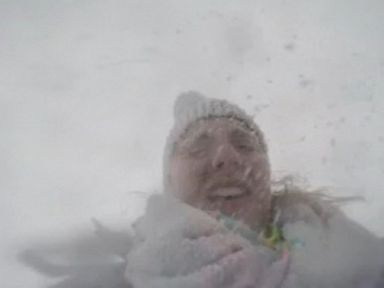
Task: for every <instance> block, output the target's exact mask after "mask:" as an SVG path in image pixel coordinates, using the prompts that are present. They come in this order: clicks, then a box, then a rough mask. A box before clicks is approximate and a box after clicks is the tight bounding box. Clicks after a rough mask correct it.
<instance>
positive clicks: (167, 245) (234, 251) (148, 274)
mask: <svg viewBox="0 0 384 288" xmlns="http://www.w3.org/2000/svg"><path fill="white" fill-rule="evenodd" d="M135 229H136V233H137V235H138V236H139V238H140V241H138V242H137V243H136V244H135V246H134V247H133V249H132V250H131V252H130V253H129V255H128V256H127V268H126V271H125V278H126V279H127V281H128V282H129V283H131V284H132V286H133V287H135V288H180V287H183V288H203V287H207V288H208V287H209V288H216V287H217V288H218V287H223V288H251V287H254V288H256V287H257V288H259V287H262V288H276V287H280V286H279V285H280V284H281V282H282V279H283V278H284V276H285V274H286V267H287V265H288V262H287V261H288V260H286V259H283V260H281V261H278V262H275V263H274V258H275V255H274V253H273V252H272V251H271V250H268V249H266V248H264V247H261V246H259V247H255V246H254V245H252V244H251V243H250V242H248V241H247V240H246V239H244V238H242V237H241V236H239V235H237V234H235V233H232V232H231V231H228V229H226V228H225V227H224V226H223V225H222V224H220V223H219V222H218V221H216V219H214V218H213V217H210V216H209V215H208V214H206V213H204V212H202V211H200V210H197V209H194V208H192V207H190V206H188V205H185V204H182V203H180V202H178V201H177V200H173V199H168V198H167V197H164V196H153V197H152V198H151V199H150V200H149V202H148V207H147V211H146V214H145V216H144V217H143V218H142V219H141V220H140V221H139V222H138V223H137V225H136V226H135Z"/></svg>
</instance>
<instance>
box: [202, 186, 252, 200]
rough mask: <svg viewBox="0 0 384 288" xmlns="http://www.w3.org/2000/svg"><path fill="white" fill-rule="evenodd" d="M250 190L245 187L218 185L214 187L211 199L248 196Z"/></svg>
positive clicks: (230, 198)
mask: <svg viewBox="0 0 384 288" xmlns="http://www.w3.org/2000/svg"><path fill="white" fill-rule="evenodd" d="M248 195H249V192H248V191H247V189H245V188H244V187H239V186H229V187H218V188H216V189H214V190H213V191H212V192H211V193H210V195H209V198H210V199H211V200H226V201H228V200H235V199H240V198H242V197H245V196H248Z"/></svg>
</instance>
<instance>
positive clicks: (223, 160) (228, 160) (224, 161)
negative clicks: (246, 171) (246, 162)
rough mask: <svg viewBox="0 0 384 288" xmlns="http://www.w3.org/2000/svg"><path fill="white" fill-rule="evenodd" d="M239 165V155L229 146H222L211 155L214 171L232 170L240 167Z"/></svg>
mask: <svg viewBox="0 0 384 288" xmlns="http://www.w3.org/2000/svg"><path fill="white" fill-rule="evenodd" d="M240 163H241V159H240V155H239V154H238V152H237V151H236V150H235V149H234V148H233V147H232V146H231V145H228V144H222V145H220V146H219V147H218V148H217V149H216V151H215V152H214V154H213V158H212V167H213V168H214V169H228V168H231V169H233V168H236V167H238V166H240Z"/></svg>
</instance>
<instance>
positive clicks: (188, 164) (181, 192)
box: [170, 159, 204, 200]
mask: <svg viewBox="0 0 384 288" xmlns="http://www.w3.org/2000/svg"><path fill="white" fill-rule="evenodd" d="M203 170H204V168H203V166H202V165H201V163H197V162H196V161H190V160H187V159H181V160H179V159H176V160H173V161H172V162H171V167H170V173H171V174H170V184H171V187H172V189H171V190H172V192H173V193H175V194H177V196H178V197H179V198H181V199H183V200H187V199H190V198H194V196H196V195H195V194H197V191H198V187H199V185H200V184H201V182H202V174H204V172H203Z"/></svg>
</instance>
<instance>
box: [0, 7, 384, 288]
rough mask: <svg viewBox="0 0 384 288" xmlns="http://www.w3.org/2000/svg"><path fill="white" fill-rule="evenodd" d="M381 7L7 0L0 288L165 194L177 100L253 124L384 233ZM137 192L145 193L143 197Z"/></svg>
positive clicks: (287, 166)
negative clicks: (27, 251)
mask: <svg viewBox="0 0 384 288" xmlns="http://www.w3.org/2000/svg"><path fill="white" fill-rule="evenodd" d="M383 19H384V2H383V1H382V0H317V1H315V0H314V1H308V0H296V1H288V0H279V1H277V0H257V1H256V0H252V1H251V0H242V1H230V0H199V1H196V0H194V1H192V0H191V1H177V0H173V1H172V0H166V1H156V0H110V1H103V0H78V1H74V0H72V1H69V0H57V1H49V0H33V1H32V0H30V1H28V0H25V1H22V0H10V1H6V0H0V193H1V201H0V225H1V226H0V227H1V230H2V232H1V238H0V245H1V250H0V253H1V254H0V256H1V258H0V267H1V269H0V271H1V272H0V287H2V288H16V287H17V288H19V287H28V288H34V287H42V285H43V283H45V282H44V281H45V280H44V279H43V278H42V277H40V276H38V275H36V274H35V273H34V272H32V271H30V270H28V269H27V268H25V267H22V266H21V265H19V264H17V262H16V260H15V255H16V253H17V251H18V249H19V248H20V247H23V245H25V244H26V243H28V241H32V240H33V239H35V238H36V237H40V238H44V237H46V238H47V239H50V238H52V239H53V238H60V237H64V236H67V235H69V234H71V233H77V231H82V230H89V231H91V230H92V225H91V221H90V219H91V218H92V217H96V218H98V219H100V220H102V221H104V222H105V223H107V224H110V225H115V224H116V223H118V222H119V223H123V225H129V223H130V222H131V221H132V220H133V219H134V218H135V217H137V216H138V215H139V214H140V213H142V211H143V207H144V205H145V198H146V195H148V194H149V193H153V192H154V191H159V189H160V188H161V159H162V151H163V146H164V142H165V137H166V135H167V133H168V131H169V128H170V127H171V124H172V105H173V101H174V99H175V97H176V95H177V94H178V93H179V92H181V91H185V90H189V89H196V90H200V91H201V92H203V93H206V94H207V95H208V96H211V97H218V98H226V99H229V100H231V101H233V102H235V103H237V104H239V105H240V106H242V107H244V108H245V109H246V110H247V111H248V112H249V113H251V114H254V115H255V119H256V121H257V123H259V124H260V126H261V128H262V129H263V130H264V131H265V134H266V137H267V140H268V143H269V147H270V157H271V163H272V168H273V169H274V170H276V171H279V172H280V173H281V171H283V172H292V173H294V174H296V175H300V176H303V177H306V178H307V179H308V181H309V183H310V184H311V185H312V186H313V187H318V186H327V187H330V189H331V190H330V191H331V193H332V194H333V195H338V196H347V195H358V196H363V197H365V199H366V202H363V203H356V204H352V205H349V206H348V207H347V208H346V211H347V213H348V214H349V215H350V216H351V217H353V218H354V219H356V220H357V221H359V222H360V223H362V224H363V225H365V226H366V227H367V228H369V229H370V230H371V231H373V232H375V233H376V234H378V235H380V236H384V224H383V223H382V219H383V217H384V212H383V211H384V191H383V183H382V182H383V178H384V153H383V151H384V150H383V145H384V113H383V112H384V95H383V93H384V20H383ZM137 191H143V192H144V193H139V192H137Z"/></svg>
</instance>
